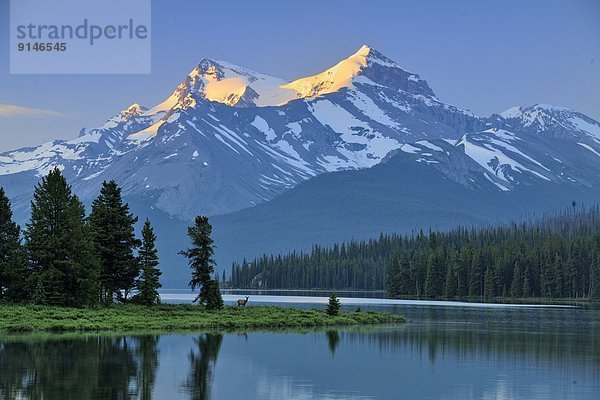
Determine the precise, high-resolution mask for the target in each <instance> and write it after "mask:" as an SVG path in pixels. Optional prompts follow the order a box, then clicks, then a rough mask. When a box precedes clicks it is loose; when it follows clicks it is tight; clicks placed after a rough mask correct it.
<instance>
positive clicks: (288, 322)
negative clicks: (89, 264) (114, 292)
mask: <svg viewBox="0 0 600 400" xmlns="http://www.w3.org/2000/svg"><path fill="white" fill-rule="evenodd" d="M404 321H405V320H404V318H402V317H401V316H398V315H393V314H389V313H381V312H374V311H362V312H340V314H339V315H338V316H335V317H330V316H328V315H327V314H326V313H325V312H324V311H322V310H314V309H307V310H301V309H296V308H286V307H274V306H269V307H258V306H250V307H225V308H223V309H222V310H217V311H207V310H205V309H204V308H203V307H201V306H196V305H159V306H155V307H144V306H138V305H115V306H112V307H105V308H63V307H48V306H34V305H0V332H42V331H53V332H64V331H79V332H85V331H88V332H89V331H94V332H99V331H114V332H136V331H192V330H200V329H203V330H223V331H233V330H244V329H282V328H303V327H324V326H342V325H372V324H384V323H400V322H404Z"/></svg>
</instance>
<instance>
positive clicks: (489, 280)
mask: <svg viewBox="0 0 600 400" xmlns="http://www.w3.org/2000/svg"><path fill="white" fill-rule="evenodd" d="M495 295H496V282H495V278H494V271H492V268H491V267H488V269H486V270H485V278H484V289H483V296H484V297H485V298H486V299H488V300H489V299H491V298H492V297H494V296H495Z"/></svg>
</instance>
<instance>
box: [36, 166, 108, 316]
mask: <svg viewBox="0 0 600 400" xmlns="http://www.w3.org/2000/svg"><path fill="white" fill-rule="evenodd" d="M90 236H91V235H90V229H89V227H88V226H87V225H86V223H85V208H84V206H83V204H82V203H81V202H80V201H79V199H78V198H77V196H75V195H73V194H72V193H71V186H69V185H68V184H67V181H66V180H65V178H64V177H63V175H62V174H61V172H60V170H59V169H58V168H55V169H53V170H52V171H50V173H49V174H48V176H46V177H44V178H42V181H41V182H40V183H38V185H37V186H36V187H35V190H34V193H33V201H32V202H31V220H30V222H29V223H28V224H27V229H26V230H25V249H26V255H27V262H28V269H29V274H28V276H29V284H30V286H31V291H32V299H33V301H34V302H36V303H39V304H52V305H62V306H81V305H86V304H94V303H96V302H97V300H98V272H99V264H98V259H97V257H96V253H95V250H94V246H93V243H92V242H91V240H90Z"/></svg>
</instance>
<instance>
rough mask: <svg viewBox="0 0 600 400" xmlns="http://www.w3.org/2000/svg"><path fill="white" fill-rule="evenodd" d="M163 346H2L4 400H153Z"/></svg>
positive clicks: (99, 340)
mask: <svg viewBox="0 0 600 400" xmlns="http://www.w3.org/2000/svg"><path fill="white" fill-rule="evenodd" d="M157 345H158V337H157V336H139V337H125V336H119V337H106V336H101V337H85V338H69V339H63V338H30V337H26V338H24V339H22V340H15V339H14V338H11V339H9V340H6V341H3V342H2V343H1V344H0V397H1V398H2V399H23V398H25V399H65V400H68V399H74V400H75V399H93V398H103V399H132V398H143V399H150V398H152V392H153V385H154V377H155V374H156V369H157V368H158V350H157V347H158V346H157Z"/></svg>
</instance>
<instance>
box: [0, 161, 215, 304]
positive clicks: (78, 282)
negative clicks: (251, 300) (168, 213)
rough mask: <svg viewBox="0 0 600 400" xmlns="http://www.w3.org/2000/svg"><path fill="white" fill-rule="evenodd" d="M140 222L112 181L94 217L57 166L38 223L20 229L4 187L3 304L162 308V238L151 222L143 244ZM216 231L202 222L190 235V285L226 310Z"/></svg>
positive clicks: (37, 197) (41, 196)
mask: <svg viewBox="0 0 600 400" xmlns="http://www.w3.org/2000/svg"><path fill="white" fill-rule="evenodd" d="M137 221H138V219H137V217H135V216H134V215H133V214H132V213H131V212H130V210H129V205H128V204H127V203H124V201H123V198H122V196H121V188H120V187H119V186H118V185H117V183H116V182H115V181H108V182H107V181H105V182H103V184H102V188H101V190H100V193H99V195H98V197H97V198H96V199H95V200H94V201H93V203H92V207H91V212H90V214H89V215H87V216H86V213H85V207H84V205H83V203H82V202H81V201H80V200H79V198H78V197H77V196H76V195H75V194H74V193H73V192H72V190H71V186H70V185H69V184H68V183H67V181H66V179H65V178H64V176H63V175H62V174H61V172H60V170H59V169H58V168H55V169H53V170H52V171H50V173H49V174H48V176H45V177H43V178H42V179H41V181H40V182H39V183H38V184H37V185H36V187H35V189H34V193H33V200H32V201H31V218H30V221H29V223H27V225H26V227H25V229H24V230H23V231H21V227H20V226H18V225H17V224H16V223H15V222H14V221H13V220H12V210H11V204H10V201H9V199H8V197H7V196H6V194H5V192H4V189H3V188H0V301H6V302H12V303H34V304H44V305H58V306H69V307H81V306H89V305H94V306H95V305H110V304H113V303H115V302H118V303H137V304H143V305H148V306H151V305H154V304H157V303H159V302H160V297H159V295H158V289H159V288H160V287H161V284H160V276H161V271H160V269H159V268H158V266H159V258H158V252H157V250H156V247H155V242H156V240H157V238H156V235H155V234H154V230H153V228H152V225H151V223H150V221H149V220H148V219H146V221H145V223H144V225H143V228H142V230H141V239H138V238H137V237H136V235H135V229H134V225H135V223H136V222H137ZM211 233H212V227H211V226H210V224H209V223H208V219H207V218H206V217H203V216H198V217H197V218H196V220H195V224H194V225H193V226H191V227H190V228H189V229H188V235H189V237H190V239H191V242H192V247H191V248H190V249H187V250H185V251H182V252H181V254H182V255H184V256H185V257H186V258H187V259H188V261H189V265H190V268H191V270H192V277H191V281H190V286H191V287H192V289H194V288H196V287H198V288H200V294H199V295H198V297H197V298H196V301H198V302H199V303H201V304H204V305H206V307H207V308H221V307H223V300H222V298H221V293H220V288H219V283H218V281H217V280H216V279H214V278H213V277H212V274H213V273H214V265H215V262H214V260H213V258H212V256H213V252H214V250H213V241H212V239H211V237H210V235H211Z"/></svg>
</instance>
